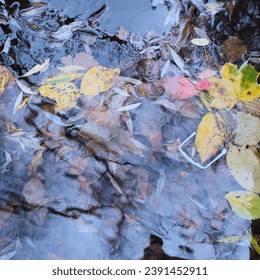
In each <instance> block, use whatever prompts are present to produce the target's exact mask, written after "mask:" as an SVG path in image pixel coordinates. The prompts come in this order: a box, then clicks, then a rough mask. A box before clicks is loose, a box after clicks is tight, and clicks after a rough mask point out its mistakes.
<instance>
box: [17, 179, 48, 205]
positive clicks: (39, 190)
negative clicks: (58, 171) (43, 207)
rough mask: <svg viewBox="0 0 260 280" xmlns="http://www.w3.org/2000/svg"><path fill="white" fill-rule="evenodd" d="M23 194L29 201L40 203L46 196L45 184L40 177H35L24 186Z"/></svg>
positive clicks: (30, 202) (35, 203)
mask: <svg viewBox="0 0 260 280" xmlns="http://www.w3.org/2000/svg"><path fill="white" fill-rule="evenodd" d="M22 193H23V196H24V198H25V200H26V202H27V203H29V204H34V205H39V204H41V202H42V199H43V197H44V193H45V190H44V186H43V183H42V182H41V180H40V179H38V178H33V179H31V180H30V181H29V182H28V183H26V184H25V186H24V187H23V192H22Z"/></svg>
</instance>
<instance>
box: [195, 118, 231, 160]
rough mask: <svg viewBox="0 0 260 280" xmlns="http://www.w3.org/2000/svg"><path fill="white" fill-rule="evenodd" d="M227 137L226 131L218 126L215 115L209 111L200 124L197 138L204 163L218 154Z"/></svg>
mask: <svg viewBox="0 0 260 280" xmlns="http://www.w3.org/2000/svg"><path fill="white" fill-rule="evenodd" d="M225 138H226V135H225V132H224V131H222V130H220V129H219V128H218V125H217V122H216V118H215V116H214V115H213V114H212V113H207V114H206V115H205V116H204V117H203V119H202V120H201V122H200V124H199V127H198V131H197V135H196V140H195V144H196V148H197V151H198V153H199V155H200V158H201V161H202V163H203V162H205V161H206V160H208V159H210V158H211V157H212V156H213V155H215V154H216V152H217V151H218V150H219V146H221V145H223V143H224V140H225Z"/></svg>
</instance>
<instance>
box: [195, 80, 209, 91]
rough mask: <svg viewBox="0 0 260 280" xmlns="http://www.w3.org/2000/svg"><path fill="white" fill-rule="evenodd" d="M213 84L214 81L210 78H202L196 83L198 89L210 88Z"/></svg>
mask: <svg viewBox="0 0 260 280" xmlns="http://www.w3.org/2000/svg"><path fill="white" fill-rule="evenodd" d="M211 86H212V83H211V82H210V81H208V80H200V81H198V82H197V84H196V85H195V87H196V89H197V90H208V89H209V88H210V87H211Z"/></svg>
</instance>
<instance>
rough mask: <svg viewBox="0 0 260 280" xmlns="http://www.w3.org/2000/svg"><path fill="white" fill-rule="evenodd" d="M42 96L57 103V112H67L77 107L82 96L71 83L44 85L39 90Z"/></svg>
mask: <svg viewBox="0 0 260 280" xmlns="http://www.w3.org/2000/svg"><path fill="white" fill-rule="evenodd" d="M38 90H39V92H40V94H41V95H42V96H45V97H48V98H50V99H52V100H54V101H56V103H57V105H56V106H55V109H56V110H57V111H60V110H61V111H63V110H64V111H66V110H69V109H71V108H74V107H76V106H77V99H78V98H79V96H80V93H79V89H78V88H77V87H76V86H75V85H74V84H73V83H71V82H68V83H58V84H56V85H51V84H47V85H43V86H41V87H39V88H38Z"/></svg>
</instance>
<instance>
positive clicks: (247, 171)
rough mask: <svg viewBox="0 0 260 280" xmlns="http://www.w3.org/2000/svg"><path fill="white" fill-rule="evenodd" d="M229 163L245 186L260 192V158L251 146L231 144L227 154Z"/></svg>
mask: <svg viewBox="0 0 260 280" xmlns="http://www.w3.org/2000/svg"><path fill="white" fill-rule="evenodd" d="M227 165H228V168H229V170H230V172H231V174H232V175H233V177H234V178H235V179H236V181H237V182H238V183H239V184H240V185H241V186H242V187H243V188H245V189H246V190H248V191H253V192H260V160H259V158H257V156H256V155H255V153H254V152H253V151H252V150H251V149H250V148H248V149H247V148H245V147H241V148H238V147H236V146H234V145H231V146H230V148H229V150H228V154H227Z"/></svg>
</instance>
